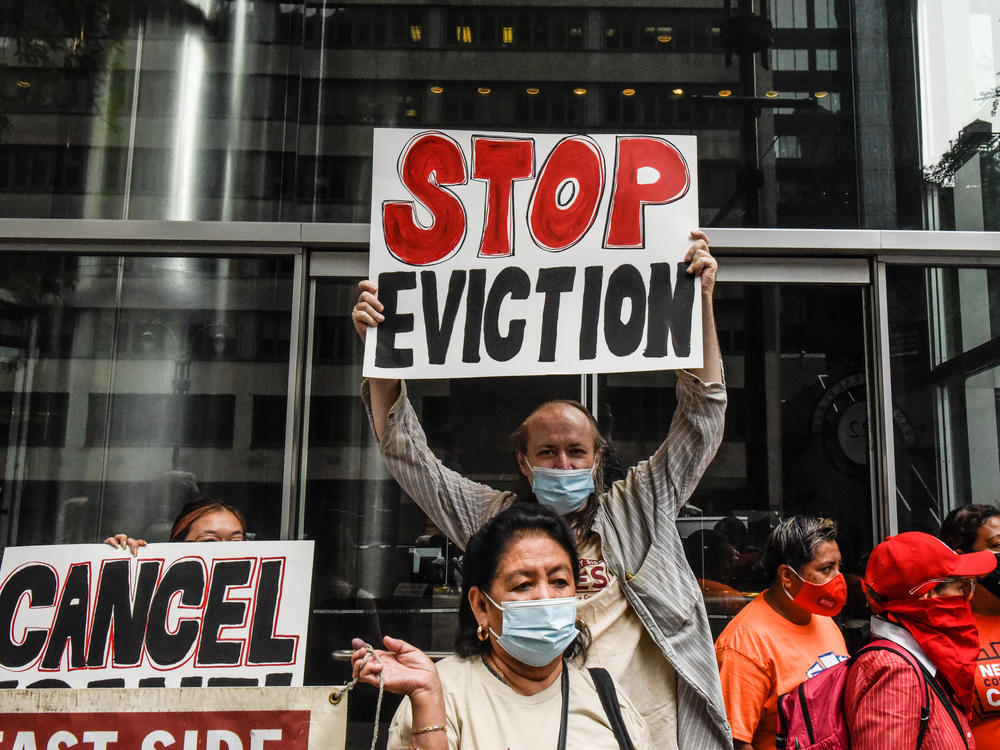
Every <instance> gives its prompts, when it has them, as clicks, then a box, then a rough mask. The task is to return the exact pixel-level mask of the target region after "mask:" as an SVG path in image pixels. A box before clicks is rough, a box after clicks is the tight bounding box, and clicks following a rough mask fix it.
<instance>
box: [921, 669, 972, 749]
mask: <svg viewBox="0 0 1000 750" xmlns="http://www.w3.org/2000/svg"><path fill="white" fill-rule="evenodd" d="M917 664H920V660H919V659H917ZM920 669H921V671H922V672H923V673H924V682H925V683H926V684H928V685H930V686H931V690H933V691H934V694H935V695H936V696H937V697H938V700H940V701H941V703H942V705H944V708H945V710H946V711H947V712H948V715H949V716H950V717H951V720H952V723H954V725H955V729H957V730H958V736H959V737H961V738H962V742H963V743H965V750H969V740H968V738H967V737H966V736H965V729H963V728H962V722H961V721H959V720H958V714H956V713H955V706H954V704H952V702H951V698H949V697H948V696H947V695H945V692H944V690H942V689H941V683H939V682H938V681H937V679H936V678H935V677H934V675H932V674H931V673H930V672H928V671H927V667H925V666H924V665H923V664H920ZM918 747H919V746H918Z"/></svg>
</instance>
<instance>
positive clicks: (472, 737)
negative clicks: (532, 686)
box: [387, 656, 651, 750]
mask: <svg viewBox="0 0 1000 750" xmlns="http://www.w3.org/2000/svg"><path fill="white" fill-rule="evenodd" d="M437 668H438V674H439V675H440V676H441V683H442V685H443V686H444V700H445V714H446V724H447V727H448V747H449V750H508V749H509V750H539V749H540V750H549V748H552V750H555V747H556V743H557V742H558V739H559V721H560V717H561V715H562V685H561V679H556V681H555V682H553V683H552V684H551V685H549V686H548V687H547V688H545V690H543V691H542V692H540V693H537V694H535V695H521V694H519V693H515V692H514V691H513V690H511V689H510V688H509V687H507V686H506V685H504V684H503V683H502V682H501V681H500V680H498V679H497V678H496V677H495V676H494V675H493V674H492V673H491V672H490V671H489V670H487V669H486V667H485V666H484V665H483V661H482V659H480V658H478V657H473V658H470V659H461V658H459V657H458V656H449V657H447V658H446V659H442V660H441V661H440V662H438V664H437ZM567 669H568V670H569V706H568V712H569V713H568V718H567V721H566V748H567V750H618V743H617V742H616V741H615V736H614V734H613V733H612V731H611V725H610V723H609V721H608V718H607V715H606V714H605V712H604V707H603V706H602V705H601V699H600V697H599V696H598V695H597V690H596V689H595V688H594V683H593V680H592V678H591V676H590V673H589V672H587V671H586V670H585V669H581V668H579V667H576V666H573V665H568V666H567ZM618 702H619V704H620V705H621V712H622V718H623V719H624V720H625V727H626V728H627V729H628V732H629V736H630V737H631V738H632V743H633V744H634V745H635V747H636V750H648V749H649V748H650V747H651V745H650V744H649V738H648V735H647V734H646V725H645V723H644V722H643V720H642V717H641V716H639V714H638V713H637V712H636V710H635V708H633V707H632V705H631V703H629V702H628V699H627V698H626V697H625V696H624V695H623V694H622V693H621V692H619V693H618ZM411 721H412V713H411V711H410V701H409V698H404V699H403V702H402V703H401V704H400V706H399V710H397V711H396V715H395V716H394V717H393V718H392V724H391V725H390V726H389V739H388V748H387V750H405V748H407V747H409V741H410V729H411V728H412V726H411ZM418 744H419V743H418Z"/></svg>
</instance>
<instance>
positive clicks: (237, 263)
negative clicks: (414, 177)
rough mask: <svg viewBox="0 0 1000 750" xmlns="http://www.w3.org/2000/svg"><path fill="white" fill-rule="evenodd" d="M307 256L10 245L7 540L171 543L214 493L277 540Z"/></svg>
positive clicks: (5, 316)
mask: <svg viewBox="0 0 1000 750" xmlns="http://www.w3.org/2000/svg"><path fill="white" fill-rule="evenodd" d="M292 267H293V262H292V259H291V258H289V257H284V258H251V259H241V258H205V257H201V258H187V257H138V256H132V257H117V256H113V255H109V256H101V257H89V256H63V255H59V254H56V253H43V254H38V255H27V254H24V253H20V254H17V255H0V269H2V270H3V273H0V279H2V281H0V295H2V296H3V298H4V300H5V302H6V303H7V304H6V305H5V308H4V310H3V312H2V314H0V361H2V363H3V366H2V367H0V381H2V382H0V413H2V416H0V424H2V426H3V429H4V431H5V434H6V435H7V440H6V441H4V442H3V446H2V448H0V450H2V453H3V455H2V458H3V461H4V462H3V465H4V467H5V469H4V471H5V476H4V488H5V491H4V493H3V496H2V503H3V507H2V511H3V515H2V519H3V522H2V523H3V525H2V529H0V531H2V537H0V538H2V542H3V544H5V545H6V544H18V545H24V544H52V543H67V542H94V541H99V540H101V539H104V537H106V536H108V535H109V534H111V533H115V532H121V531H124V532H126V533H128V534H130V535H132V536H135V537H142V538H145V539H147V540H148V541H165V540H166V538H167V534H168V531H169V528H170V525H171V523H172V521H173V518H174V516H175V515H176V513H177V511H178V510H179V509H180V507H181V505H183V504H184V503H185V502H187V501H189V500H191V499H194V498H195V497H198V496H202V495H204V496H217V497H221V498H223V499H224V500H226V501H227V502H231V503H233V504H235V505H237V506H239V507H240V508H241V509H242V510H243V512H244V513H245V514H246V516H247V519H248V522H249V524H250V526H251V530H252V531H255V532H257V533H258V535H259V537H262V538H275V537H277V536H278V534H279V529H280V525H281V517H280V516H281V510H280V509H281V481H282V476H283V462H284V418H283V415H284V405H285V402H286V399H287V396H286V391H287V382H288V351H289V349H288V341H289V328H290V325H291V314H290V306H291V274H292ZM282 329H283V330H282ZM259 397H266V398H267V399H272V400H270V401H268V402H265V403H267V408H266V409H265V408H263V407H260V408H258V407H257V406H256V403H257V402H256V399H257V398H259ZM243 414H246V415H247V417H246V418H245V419H244V418H243V416H242V415H243ZM251 414H253V415H254V417H255V418H257V419H258V420H267V419H269V420H270V421H268V422H266V423H265V424H264V425H261V426H258V425H257V424H254V423H253V421H252V420H251V419H250V415H251ZM279 415H280V424H278V423H277V422H278V421H279ZM51 448H59V449H60V450H59V451H52V450H50V449H51Z"/></svg>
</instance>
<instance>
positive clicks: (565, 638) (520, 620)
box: [483, 591, 579, 667]
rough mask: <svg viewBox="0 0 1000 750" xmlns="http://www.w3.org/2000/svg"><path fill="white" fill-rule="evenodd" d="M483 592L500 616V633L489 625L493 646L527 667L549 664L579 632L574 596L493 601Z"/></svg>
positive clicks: (560, 654)
mask: <svg viewBox="0 0 1000 750" xmlns="http://www.w3.org/2000/svg"><path fill="white" fill-rule="evenodd" d="M483 594H484V596H485V597H486V598H487V599H489V601H490V603H491V604H492V605H493V606H494V607H496V608H497V609H499V610H500V612H501V614H502V616H503V620H502V623H503V624H502V626H501V627H502V628H503V632H502V633H501V634H500V635H497V634H496V633H495V632H494V631H493V628H490V633H491V634H492V635H493V637H494V638H495V639H496V642H497V645H498V646H500V648H502V649H503V650H504V651H506V652H507V653H508V654H510V655H511V656H513V657H514V658H515V659H517V660H518V661H520V662H523V663H525V664H527V665H529V666H531V667H544V666H545V665H546V664H551V663H552V662H553V661H555V660H556V659H558V658H559V657H560V656H562V654H563V652H564V651H565V650H566V649H567V648H569V645H570V644H571V643H572V642H573V641H574V640H575V639H576V636H577V634H578V633H579V631H578V630H577V629H576V597H575V596H566V597H560V598H558V599H525V600H514V601H508V602H502V603H501V604H497V603H496V602H495V601H493V598H492V597H491V596H490V595H489V594H487V593H486V592H485V591H484V592H483Z"/></svg>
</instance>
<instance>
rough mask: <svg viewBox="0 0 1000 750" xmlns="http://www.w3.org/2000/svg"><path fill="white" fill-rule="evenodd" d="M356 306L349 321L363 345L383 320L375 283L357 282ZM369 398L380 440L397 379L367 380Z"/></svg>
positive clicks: (395, 394) (366, 280)
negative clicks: (368, 335) (371, 331)
mask: <svg viewBox="0 0 1000 750" xmlns="http://www.w3.org/2000/svg"><path fill="white" fill-rule="evenodd" d="M358 289H359V291H360V294H359V295H358V301H357V304H355V305H354V309H353V310H352V311H351V320H353V321H354V330H356V331H357V332H358V336H360V337H361V341H362V343H364V340H365V335H366V334H367V333H368V329H369V328H373V327H375V326H377V325H378V324H379V323H381V322H382V321H383V320H385V316H384V315H382V303H381V302H379V301H378V288H377V287H376V286H375V282H374V281H371V280H370V279H365V280H364V281H361V282H358ZM368 389H369V396H370V397H371V408H372V423H373V424H374V426H375V437H376V438H378V439H379V441H381V440H382V435H383V434H385V422H386V419H387V418H388V416H389V409H391V408H392V405H393V404H394V403H396V399H398V398H399V392H400V387H399V379H398V378H368Z"/></svg>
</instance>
